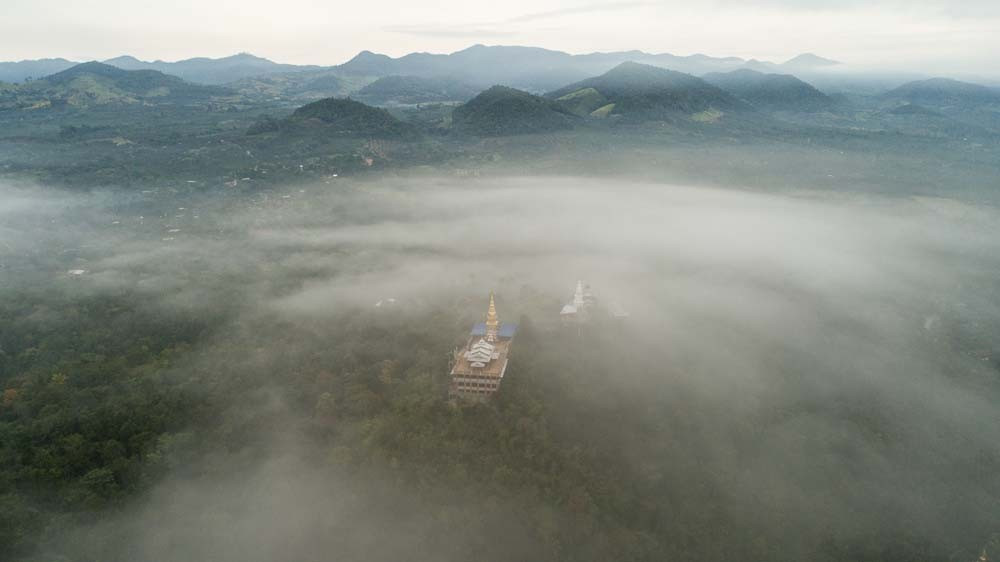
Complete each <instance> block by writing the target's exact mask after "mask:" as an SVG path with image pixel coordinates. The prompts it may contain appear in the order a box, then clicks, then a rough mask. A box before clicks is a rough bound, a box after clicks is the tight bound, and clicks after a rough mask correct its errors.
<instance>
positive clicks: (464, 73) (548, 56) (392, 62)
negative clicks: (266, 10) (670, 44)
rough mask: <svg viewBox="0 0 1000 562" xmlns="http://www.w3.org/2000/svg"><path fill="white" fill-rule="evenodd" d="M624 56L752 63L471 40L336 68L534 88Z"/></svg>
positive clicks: (604, 67)
mask: <svg viewBox="0 0 1000 562" xmlns="http://www.w3.org/2000/svg"><path fill="white" fill-rule="evenodd" d="M793 60H794V59H793ZM824 60H825V59H824ZM628 61H633V62H638V63H642V64H648V65H651V66H658V67H661V68H668V69H672V70H676V71H679V72H685V73H690V74H704V73H707V72H728V71H730V70H735V69H738V68H744V67H745V66H746V65H747V64H749V63H750V61H747V60H744V59H741V58H738V57H710V56H707V55H702V54H695V55H689V56H677V55H672V54H669V53H660V54H651V53H644V52H642V51H620V52H611V53H590V54H585V55H571V54H569V53H564V52H562V51H553V50H549V49H541V48H537V47H517V46H486V45H473V46H472V47H469V48H467V49H463V50H461V51H456V52H454V53H451V54H431V53H411V54H408V55H405V56H402V57H399V58H392V57H388V56H386V55H381V54H377V53H373V52H371V51H362V52H361V53H359V54H358V55H357V56H355V57H354V58H353V59H351V60H349V61H347V62H346V63H344V64H342V65H340V66H338V67H336V68H337V70H338V71H339V72H342V73H344V74H348V75H363V76H377V77H381V76H390V75H405V76H421V77H444V76H447V77H451V78H454V79H457V80H460V81H463V82H466V83H469V84H472V85H474V86H486V85H489V84H503V85H506V86H513V87H517V88H522V89H527V90H532V91H547V90H552V89H554V88H558V87H559V86H560V85H563V84H568V83H570V82H575V81H579V80H582V79H584V78H586V77H588V76H594V75H597V74H601V73H604V72H607V71H608V70H610V69H612V68H614V67H615V66H617V65H619V64H621V63H623V62H628ZM755 62H756V63H757V64H759V65H761V69H763V70H767V71H775V70H777V69H779V68H780V67H781V65H776V64H774V63H767V62H761V61H755Z"/></svg>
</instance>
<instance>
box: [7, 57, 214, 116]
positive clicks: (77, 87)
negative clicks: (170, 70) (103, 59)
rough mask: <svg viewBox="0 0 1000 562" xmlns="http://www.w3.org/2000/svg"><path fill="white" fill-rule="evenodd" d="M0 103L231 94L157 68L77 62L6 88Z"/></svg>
mask: <svg viewBox="0 0 1000 562" xmlns="http://www.w3.org/2000/svg"><path fill="white" fill-rule="evenodd" d="M2 94H3V96H4V97H3V98H2V100H0V107H6V108H7V109H11V108H22V109H23V108H43V107H65V106H71V107H91V106H95V105H108V104H143V105H164V104H173V105H177V104H193V103H201V102H206V101H210V100H211V99H212V98H213V97H216V96H225V95H229V94H232V91H231V90H229V89H227V88H221V87H218V86H201V85H197V84H191V83H188V82H185V81H184V80H181V79H180V78H177V77H176V76H169V75H166V74H163V73H162V72H157V71H155V70H122V69H120V68H116V67H114V66H110V65H106V64H102V63H99V62H88V63H83V64H78V65H76V66H74V67H72V68H69V69H66V70H63V71H62V72H57V73H56V74H53V75H51V76H47V77H45V78H43V79H41V80H35V81H33V82H29V83H26V84H23V85H20V86H17V87H16V88H14V89H8V90H7V91H5V92H3V93H2Z"/></svg>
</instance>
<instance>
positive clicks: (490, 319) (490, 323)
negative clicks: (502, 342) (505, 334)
mask: <svg viewBox="0 0 1000 562" xmlns="http://www.w3.org/2000/svg"><path fill="white" fill-rule="evenodd" d="M499 325H500V319H499V318H497V305H496V303H494V302H493V291H490V308H489V309H488V310H487V311H486V339H487V341H493V340H495V339H496V337H497V328H498V327H499Z"/></svg>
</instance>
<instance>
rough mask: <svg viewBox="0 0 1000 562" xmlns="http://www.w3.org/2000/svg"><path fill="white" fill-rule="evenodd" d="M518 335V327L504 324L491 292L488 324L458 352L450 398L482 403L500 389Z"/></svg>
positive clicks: (480, 325)
mask: <svg viewBox="0 0 1000 562" xmlns="http://www.w3.org/2000/svg"><path fill="white" fill-rule="evenodd" d="M515 332H517V325H516V324H507V323H503V324H501V323H500V318H499V316H497V307H496V303H495V302H494V299H493V293H490V306H489V309H487V311H486V321H485V322H480V323H478V324H476V325H475V326H473V327H472V332H470V333H469V341H468V343H467V344H466V345H465V347H464V348H462V349H460V350H457V351H456V352H455V357H454V361H453V363H454V366H453V367H452V369H451V385H450V387H449V389H448V395H449V396H451V397H454V398H466V399H471V400H480V401H482V400H486V399H487V398H489V397H490V396H492V395H493V393H494V392H496V391H497V390H499V388H500V382H501V381H502V380H503V376H504V373H505V372H506V371H507V355H508V354H509V353H510V346H511V342H512V341H513V340H514V333H515Z"/></svg>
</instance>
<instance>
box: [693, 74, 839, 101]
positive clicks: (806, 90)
mask: <svg viewBox="0 0 1000 562" xmlns="http://www.w3.org/2000/svg"><path fill="white" fill-rule="evenodd" d="M703 78H704V79H705V81H706V82H709V83H710V84H714V85H716V86H718V87H720V88H722V89H723V90H725V91H727V92H729V93H730V94H733V95H734V96H736V97H738V98H740V99H742V100H744V101H747V102H749V103H750V104H751V105H753V106H754V107H758V108H761V109H767V110H774V111H822V110H825V109H829V108H830V107H831V106H832V105H833V100H832V99H831V98H830V97H829V96H827V95H826V94H824V93H823V92H820V91H819V90H817V89H816V88H814V87H812V86H811V85H809V84H807V83H806V82H803V81H802V80H799V79H798V78H796V77H794V76H792V75H790V74H764V73H761V72H757V71H754V70H749V69H741V70H734V71H732V72H727V73H710V74H706V75H705V76H703Z"/></svg>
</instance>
